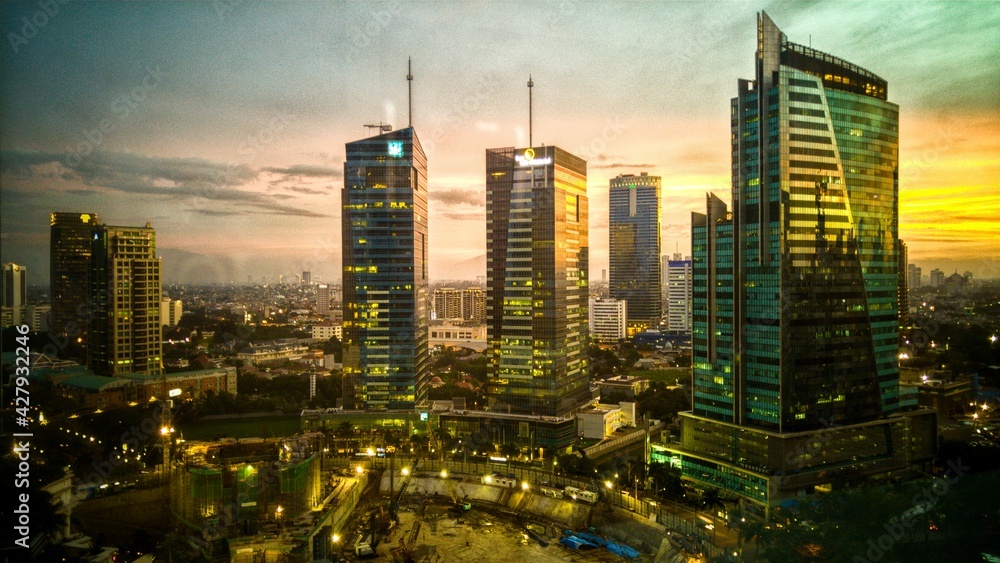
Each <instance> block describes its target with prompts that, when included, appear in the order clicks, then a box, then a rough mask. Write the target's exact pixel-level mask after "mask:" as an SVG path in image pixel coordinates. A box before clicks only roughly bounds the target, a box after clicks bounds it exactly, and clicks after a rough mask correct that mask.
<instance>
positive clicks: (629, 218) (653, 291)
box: [608, 172, 662, 331]
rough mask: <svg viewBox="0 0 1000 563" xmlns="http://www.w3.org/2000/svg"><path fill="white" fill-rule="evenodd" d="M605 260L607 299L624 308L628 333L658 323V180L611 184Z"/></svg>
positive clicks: (628, 178)
mask: <svg viewBox="0 0 1000 563" xmlns="http://www.w3.org/2000/svg"><path fill="white" fill-rule="evenodd" d="M608 198H609V200H610V206H609V208H610V216H611V223H610V225H609V239H610V241H609V249H610V252H609V258H610V264H611V282H610V284H609V286H608V290H609V292H610V295H611V298H612V299H622V300H625V301H626V302H627V303H628V311H627V314H628V323H629V325H630V327H631V329H632V331H638V330H643V329H645V328H657V327H658V326H659V324H660V316H661V313H662V310H661V303H662V301H661V295H660V290H661V288H660V177H659V176H650V175H648V174H647V173H645V172H643V173H641V174H640V175H639V176H636V175H634V174H622V175H619V176H616V177H615V178H612V179H611V187H610V190H609V192H608Z"/></svg>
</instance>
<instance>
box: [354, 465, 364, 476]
mask: <svg viewBox="0 0 1000 563" xmlns="http://www.w3.org/2000/svg"><path fill="white" fill-rule="evenodd" d="M354 471H356V472H357V473H358V475H361V474H362V473H364V472H365V470H364V468H363V467H361V466H360V465H359V466H357V467H355V468H354Z"/></svg>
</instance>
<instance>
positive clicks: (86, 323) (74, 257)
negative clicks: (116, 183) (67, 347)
mask: <svg viewBox="0 0 1000 563" xmlns="http://www.w3.org/2000/svg"><path fill="white" fill-rule="evenodd" d="M97 224H98V220H97V214H95V213H66V212H56V213H52V214H51V215H50V216H49V225H50V226H49V291H50V292H51V294H52V316H51V321H50V325H51V329H52V331H53V332H55V333H57V334H65V335H68V336H71V337H78V338H82V339H83V343H84V345H86V344H87V334H88V333H89V331H90V319H91V316H92V313H93V309H94V308H93V304H92V303H91V301H90V253H91V239H92V238H93V234H94V229H95V228H96V226H97Z"/></svg>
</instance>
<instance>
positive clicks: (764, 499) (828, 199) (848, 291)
mask: <svg viewBox="0 0 1000 563" xmlns="http://www.w3.org/2000/svg"><path fill="white" fill-rule="evenodd" d="M732 130H733V136H732V151H733V159H732V163H733V164H732V185H733V191H732V201H733V202H734V206H733V209H732V210H730V209H729V208H728V207H727V206H726V204H725V203H723V202H722V201H721V200H720V199H718V198H717V197H715V196H714V195H709V196H708V201H707V206H706V207H707V211H706V213H705V214H701V213H694V214H692V259H693V276H694V290H693V291H694V315H693V326H692V331H693V337H692V347H693V353H692V359H693V363H694V367H693V386H694V389H693V401H692V403H693V405H692V407H693V408H692V412H690V413H685V414H684V415H682V416H681V425H682V430H681V447H680V448H678V449H677V453H678V454H679V457H680V460H681V463H682V465H683V469H684V476H685V477H686V478H688V479H690V480H693V481H696V482H700V483H702V484H704V485H710V486H723V487H725V488H727V489H729V490H730V491H731V492H734V493H736V494H739V495H740V496H741V497H743V498H744V499H746V500H749V501H752V502H753V503H755V506H756V507H757V508H759V509H760V511H761V513H762V514H766V513H767V510H768V509H769V508H771V507H774V506H776V504H777V503H778V502H780V500H781V499H783V498H789V497H793V496H796V495H800V494H808V493H810V492H812V491H813V490H815V488H816V487H821V486H824V487H832V486H835V485H834V484H835V483H842V482H844V481H846V480H849V479H857V478H861V477H864V476H867V475H874V474H884V473H886V472H890V471H897V470H905V469H907V468H909V467H910V466H912V465H916V464H919V463H923V462H926V461H927V460H929V459H930V458H931V457H933V454H934V447H935V446H934V444H935V441H934V434H935V433H936V430H935V429H934V425H935V422H934V413H933V412H930V413H928V412H926V411H921V412H917V411H912V412H908V413H900V405H899V370H898V354H899V346H898V334H899V321H898V295H897V289H898V283H899V282H898V260H897V258H898V240H899V239H898V236H897V221H898V219H897V218H898V205H897V195H898V184H897V172H898V156H897V155H898V144H899V143H898V107H897V106H896V105H895V104H893V103H891V102H888V101H887V84H886V82H885V81H884V80H882V79H881V78H879V77H878V76H876V75H874V74H872V73H871V72H869V71H867V70H865V69H862V68H860V67H857V66H856V65H853V64H851V63H849V62H847V61H844V60H841V59H838V58H836V57H833V56H831V55H828V54H826V53H822V52H819V51H815V50H813V49H810V48H808V47H805V46H802V45H798V44H795V43H791V42H789V41H788V40H787V38H786V37H785V35H784V34H783V33H781V31H780V30H779V29H778V28H777V26H776V25H775V24H774V23H773V22H772V21H771V20H770V18H768V16H767V15H766V14H764V13H761V14H760V16H759V19H758V51H757V77H756V80H741V81H739V96H738V97H737V98H735V99H733V101H732ZM818 436H822V437H823V438H824V439H823V440H820V441H817V440H816V438H817V437H818ZM813 444H817V445H815V446H814V445H813ZM845 460H849V462H850V463H848V464H847V466H846V467H845V465H844V464H845Z"/></svg>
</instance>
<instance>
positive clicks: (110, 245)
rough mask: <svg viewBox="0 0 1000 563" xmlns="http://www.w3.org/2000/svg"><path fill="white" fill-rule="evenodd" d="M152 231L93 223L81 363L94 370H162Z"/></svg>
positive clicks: (107, 372) (112, 372) (114, 373)
mask: <svg viewBox="0 0 1000 563" xmlns="http://www.w3.org/2000/svg"><path fill="white" fill-rule="evenodd" d="M160 295H161V282H160V259H159V258H157V257H156V231H154V230H153V227H152V226H151V225H150V224H149V223H146V226H145V227H114V226H110V225H97V226H96V228H95V229H94V231H93V235H92V240H91V256H90V300H91V302H92V303H93V305H94V313H93V318H92V319H91V322H90V337H89V343H88V346H87V360H88V361H87V363H88V366H89V367H90V369H92V370H94V373H96V374H98V375H107V376H112V377H115V376H121V375H125V374H129V373H143V374H147V375H160V374H161V373H162V372H163V366H162V361H161V358H162V355H163V354H162V352H163V328H162V326H161V324H160Z"/></svg>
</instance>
